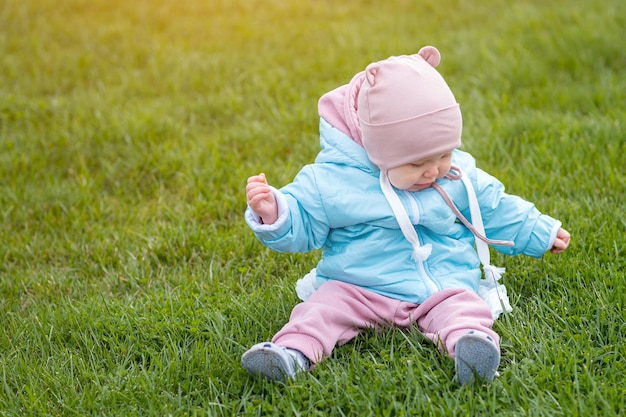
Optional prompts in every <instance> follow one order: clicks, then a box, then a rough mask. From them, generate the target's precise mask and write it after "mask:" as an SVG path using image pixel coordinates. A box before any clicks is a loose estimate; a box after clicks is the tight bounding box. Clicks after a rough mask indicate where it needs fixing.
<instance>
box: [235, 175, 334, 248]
mask: <svg viewBox="0 0 626 417" xmlns="http://www.w3.org/2000/svg"><path fill="white" fill-rule="evenodd" d="M273 192H274V195H275V196H276V201H277V202H278V220H277V221H276V222H275V223H273V224H261V223H260V222H259V217H258V216H257V215H256V214H255V213H254V212H253V211H252V210H251V209H250V208H249V207H248V208H247V209H246V213H245V220H246V223H247V224H248V226H249V227H250V228H251V229H252V231H253V232H254V234H255V235H256V237H257V238H258V239H259V240H260V241H261V243H263V244H264V245H265V246H267V247H268V248H270V249H273V250H275V251H277V252H307V251H310V250H313V249H319V248H321V247H322V246H323V245H324V243H325V242H326V238H327V236H328V233H329V231H330V228H329V226H328V219H327V216H326V214H325V211H324V207H323V199H322V197H321V195H320V193H319V189H318V187H317V184H316V181H315V170H314V169H313V168H312V166H310V165H309V166H306V167H304V168H303V169H302V171H300V172H299V173H298V175H297V176H296V178H295V179H294V181H293V182H292V183H291V184H289V185H287V186H285V187H284V188H282V189H281V190H276V189H273Z"/></svg>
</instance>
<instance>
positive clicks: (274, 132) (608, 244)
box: [0, 0, 626, 417]
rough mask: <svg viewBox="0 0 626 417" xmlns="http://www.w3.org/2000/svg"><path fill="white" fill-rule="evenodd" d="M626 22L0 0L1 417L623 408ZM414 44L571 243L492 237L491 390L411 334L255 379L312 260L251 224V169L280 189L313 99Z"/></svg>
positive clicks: (574, 15)
mask: <svg viewBox="0 0 626 417" xmlns="http://www.w3.org/2000/svg"><path fill="white" fill-rule="evenodd" d="M625 28H626V3H624V2H623V1H621V0H608V1H604V2H596V1H592V0H574V1H562V0H556V1H551V2H547V1H539V0H528V1H521V2H509V1H504V0H493V1H483V2H469V1H462V0H440V1H430V0H427V1H419V2H417V1H415V2H413V1H400V0H398V1H390V2H385V3H384V5H383V4H382V3H380V2H372V1H365V0H362V1H346V2H333V1H329V0H320V1H305V0H294V1H289V2H287V1H282V0H266V1H264V2H254V1H251V0H211V1H200V0H177V1H172V0H161V1H152V0H137V1H132V2H131V1H128V2H126V1H110V0H108V1H105V0H54V1H53V0H5V1H3V2H2V3H0V222H1V223H0V259H1V261H2V262H0V325H1V328H2V329H3V332H2V333H1V334H0V365H1V367H0V370H1V373H0V415H15V416H18V415H20V416H21V415H37V416H46V415H51V416H52V415H70V416H71V415H76V416H79V415H155V416H163V415H169V414H171V415H176V416H179V415H208V416H221V415H224V416H226V415H229V416H230V415H279V416H286V415H303V416H314V415H320V416H322V415H323V416H326V415H355V416H364V415H379V416H401V415H435V416H451V415H458V416H465V415H469V414H470V413H472V415H509V416H527V415H528V416H567V417H569V416H592V415H599V416H612V415H619V414H620V412H624V410H626V388H624V380H625V378H626V344H625V343H624V339H625V336H626V310H625V307H624V306H625V305H626V291H625V290H624V285H625V284H624V271H625V270H626V261H625V249H624V248H625V246H626V239H625V238H624V235H625V232H626V221H625V220H624V214H625V212H626V203H625V201H626V195H625V191H626V180H625V178H626V164H625V163H624V157H623V155H624V153H625V152H626V129H625V126H624V123H625V121H626V105H625V104H626V53H625V52H624V46H623V44H624V43H623V42H624V37H625V35H626V29H625ZM427 44H432V45H435V46H437V47H438V48H439V49H440V51H441V52H442V56H443V61H442V64H441V66H440V70H441V72H442V73H443V74H444V76H445V77H446V78H447V80H448V82H449V84H450V85H451V87H452V89H453V91H454V92H455V94H456V96H457V99H458V100H459V102H460V103H461V106H462V109H463V112H464V121H465V129H464V145H463V147H464V149H466V150H468V151H470V152H472V153H473V154H474V155H475V157H476V158H477V159H478V161H479V164H480V166H481V167H483V168H484V169H486V170H488V171H490V172H491V173H493V174H494V175H496V176H498V177H499V178H500V179H501V180H502V181H503V182H504V183H505V184H506V185H507V187H508V190H509V191H510V192H512V193H515V194H519V195H522V196H524V197H526V198H527V199H529V200H531V201H534V202H535V203H536V204H537V206H538V207H539V208H540V209H541V210H542V211H544V212H546V213H550V214H552V215H554V216H555V217H558V218H560V219H561V220H562V221H563V223H564V225H565V227H566V228H567V229H568V230H569V231H570V232H571V233H572V236H573V237H572V244H571V246H570V249H569V250H568V252H566V253H565V254H563V255H560V256H550V255H547V256H546V257H545V258H544V259H541V260H535V259H527V258H521V257H520V258H505V257H503V256H500V255H498V256H496V257H497V260H498V262H499V263H500V264H502V265H504V266H506V267H507V275H506V278H505V280H506V284H507V287H508V289H509V293H510V296H511V300H512V302H513V304H514V307H515V310H514V312H513V314H510V315H507V316H504V317H502V318H501V319H500V320H499V321H498V322H497V323H496V330H497V331H498V332H499V333H500V334H501V335H502V341H503V359H502V366H501V369H500V373H501V376H500V377H499V378H498V379H497V380H496V381H495V382H494V383H492V384H490V385H488V386H478V387H463V388H460V387H457V386H456V385H455V384H454V383H453V382H452V381H451V378H452V375H453V373H454V370H453V364H452V362H451V361H450V360H448V359H447V358H445V357H443V356H442V355H441V354H439V353H438V352H437V351H436V350H435V349H434V348H433V347H432V346H431V345H430V344H429V343H427V342H426V341H425V340H424V339H423V338H422V337H421V336H420V335H419V334H418V333H417V332H415V331H411V332H406V333H405V332H401V331H391V332H388V333H380V334H377V333H365V334H363V335H362V336H361V337H359V338H357V339H356V340H354V341H353V342H351V343H349V344H348V345H346V346H344V347H342V348H339V349H337V350H336V351H335V353H334V354H333V355H332V357H330V358H329V359H328V360H326V361H324V362H322V363H321V364H320V365H319V366H318V368H317V369H316V370H315V371H314V372H312V373H311V374H309V375H306V376H305V377H303V378H299V379H298V380H297V381H294V382H292V383H289V384H287V386H280V385H276V384H271V383H267V382H264V381H261V380H258V379H254V378H251V377H249V376H248V375H247V374H246V372H245V371H244V370H243V369H242V367H241V366H240V356H241V354H242V353H243V352H244V351H245V350H246V349H247V347H248V346H250V345H251V344H253V343H256V342H259V341H263V340H266V339H268V338H270V337H271V336H272V335H273V334H274V333H275V332H276V331H277V330H279V329H280V327H281V326H282V325H283V324H284V322H285V321H286V320H287V319H288V317H289V313H290V311H291V308H292V306H293V305H294V304H295V303H296V302H297V298H296V295H295V291H294V283H295V280H296V279H297V278H299V277H300V276H302V275H303V274H304V273H306V272H307V271H308V270H309V269H310V268H311V267H313V266H314V264H315V260H316V258H317V256H318V254H317V253H311V254H277V253H273V252H270V251H268V250H267V249H265V248H263V247H262V246H261V245H260V244H259V243H258V242H257V241H256V240H255V239H254V237H253V236H252V233H251V232H250V231H249V230H247V227H246V225H245V224H244V222H243V219H242V214H243V210H244V209H245V196H244V184H245V180H246V178H247V177H248V176H249V175H251V174H254V173H257V172H260V171H263V172H266V173H267V176H268V179H269V180H270V181H271V182H272V183H273V184H275V185H278V186H280V185H284V184H286V183H288V182H289V181H290V180H291V179H292V178H293V176H294V175H295V174H296V173H297V172H298V170H299V169H300V167H301V166H302V165H304V164H306V163H309V162H311V161H312V160H313V159H314V157H315V155H316V153H317V151H318V147H319V145H318V135H317V125H318V118H317V99H318V98H319V96H320V95H321V94H323V93H324V92H326V91H328V90H330V89H332V88H335V87H336V86H338V85H340V84H343V83H345V82H347V81H348V80H349V79H350V77H351V76H352V74H353V73H355V72H356V71H359V70H360V69H362V68H364V66H365V65H366V64H367V63H369V62H371V61H374V60H378V59H383V58H386V57H387V56H389V55H394V54H395V55H397V54H406V53H414V52H416V51H417V50H418V49H419V48H420V47H421V46H423V45H427Z"/></svg>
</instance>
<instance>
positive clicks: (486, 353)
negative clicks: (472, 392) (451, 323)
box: [454, 334, 500, 385]
mask: <svg viewBox="0 0 626 417" xmlns="http://www.w3.org/2000/svg"><path fill="white" fill-rule="evenodd" d="M486 337H487V336H485V335H478V334H468V335H465V336H463V337H462V338H461V339H459V341H458V342H457V344H456V347H455V349H454V350H455V356H456V360H455V363H456V378H457V382H458V383H459V384H461V385H465V384H469V383H472V382H474V380H475V379H480V380H486V381H491V380H493V378H494V377H495V375H496V372H497V371H498V365H500V352H499V351H498V348H497V347H496V346H495V345H494V343H493V342H492V341H490V340H488V339H487V338H486Z"/></svg>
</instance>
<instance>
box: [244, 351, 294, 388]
mask: <svg viewBox="0 0 626 417" xmlns="http://www.w3.org/2000/svg"><path fill="white" fill-rule="evenodd" d="M241 363H242V365H243V367H244V368H246V370H247V371H248V372H249V373H251V374H253V375H259V376H263V377H265V378H267V379H271V380H272V381H279V382H284V381H285V380H286V379H287V378H289V375H288V373H287V372H286V371H285V370H286V369H288V368H289V365H288V364H286V363H285V361H284V359H283V358H282V357H281V356H280V355H279V354H277V353H276V352H273V351H271V350H269V349H263V348H261V349H259V350H255V351H253V352H246V353H245V354H244V355H243V356H242V357H241Z"/></svg>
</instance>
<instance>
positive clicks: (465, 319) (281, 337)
mask: <svg viewBox="0 0 626 417" xmlns="http://www.w3.org/2000/svg"><path fill="white" fill-rule="evenodd" d="M414 323H417V327H418V329H419V330H420V331H421V332H422V333H423V334H424V335H425V336H426V337H428V338H429V339H431V340H432V341H433V342H434V343H435V344H436V345H437V347H438V348H439V349H441V350H442V351H443V352H445V353H447V354H448V355H449V356H450V357H454V346H455V344H456V342H457V340H458V339H459V338H460V337H461V336H463V335H464V334H465V333H467V332H468V331H470V330H480V331H483V332H485V333H487V334H488V335H490V336H491V337H492V338H493V340H495V342H496V344H497V345H499V342H500V337H499V336H498V334H497V333H495V332H494V331H493V330H492V329H491V327H492V326H493V317H492V315H491V311H490V309H489V307H488V306H487V303H485V302H484V301H483V300H482V299H481V298H480V297H479V296H478V295H477V294H476V293H474V292H472V291H468V290H464V289H446V290H443V291H440V292H438V293H435V294H434V295H432V296H431V297H429V298H428V299H427V300H426V301H425V302H424V303H423V304H419V305H418V304H413V303H408V302H405V301H400V300H395V299H393V298H389V297H385V296H383V295H380V294H378V293H375V292H372V291H369V290H366V289H363V288H360V287H357V286H355V285H351V284H346V283H343V282H339V281H328V282H326V283H324V284H323V285H322V286H321V287H320V288H319V289H318V290H317V291H316V292H315V293H313V295H312V296H311V297H310V298H309V299H308V300H307V301H305V302H303V303H300V304H298V305H296V306H295V307H294V309H293V311H292V312H291V317H290V319H289V322H288V323H287V324H286V325H285V326H284V327H283V328H282V329H281V330H280V331H279V332H278V333H277V334H276V335H275V336H274V338H273V339H272V342H274V343H276V344H277V345H279V346H285V347H289V348H292V349H297V350H299V351H300V352H302V353H303V354H304V355H305V356H306V357H307V358H309V360H310V361H311V364H312V365H313V364H315V363H317V362H319V361H320V360H322V359H323V358H325V357H328V356H329V355H330V354H331V352H332V350H333V348H334V347H335V345H342V344H344V343H347V342H348V341H350V340H351V339H353V338H354V337H356V336H357V335H358V334H359V333H360V332H361V331H362V330H364V329H367V328H380V327H381V326H384V327H391V326H393V325H395V326H398V327H400V328H408V327H410V326H411V325H413V324H414Z"/></svg>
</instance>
